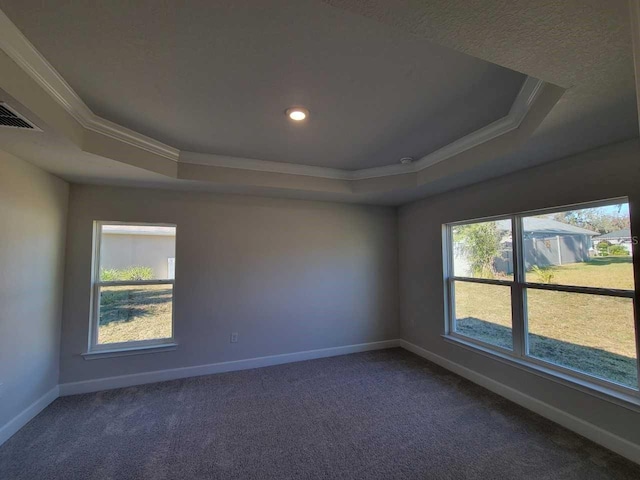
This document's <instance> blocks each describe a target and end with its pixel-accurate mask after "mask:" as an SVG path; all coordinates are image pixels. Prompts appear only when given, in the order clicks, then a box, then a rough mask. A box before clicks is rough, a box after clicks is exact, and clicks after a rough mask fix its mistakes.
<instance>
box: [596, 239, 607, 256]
mask: <svg viewBox="0 0 640 480" xmlns="http://www.w3.org/2000/svg"><path fill="white" fill-rule="evenodd" d="M610 246H611V243H610V242H607V241H606V240H602V241H600V242H598V244H597V245H596V248H597V249H598V253H599V254H600V256H602V257H605V256H607V255H609V247H610Z"/></svg>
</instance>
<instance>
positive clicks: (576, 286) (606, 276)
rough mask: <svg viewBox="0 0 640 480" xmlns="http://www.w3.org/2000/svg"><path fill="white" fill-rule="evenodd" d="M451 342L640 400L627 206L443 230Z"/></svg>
mask: <svg viewBox="0 0 640 480" xmlns="http://www.w3.org/2000/svg"><path fill="white" fill-rule="evenodd" d="M444 242H445V247H446V248H445V251H446V256H445V277H446V278H445V280H446V290H447V325H446V333H447V335H448V337H449V338H452V339H454V340H457V341H462V342H463V343H465V344H466V345H468V346H477V347H478V348H481V349H482V350H485V351H491V352H495V353H496V354H498V355H501V356H503V357H504V356H506V357H507V358H513V359H516V360H518V363H523V362H524V363H525V364H527V365H529V366H531V367H533V368H536V367H543V369H544V371H545V372H552V373H553V372H558V373H561V374H562V376H563V378H567V377H569V378H570V377H574V378H577V379H580V380H582V381H583V382H581V383H584V381H585V380H586V381H587V382H588V383H589V384H590V385H596V386H597V385H600V386H604V387H607V388H608V389H613V390H620V391H622V392H624V393H627V394H629V393H631V394H633V395H638V368H639V367H638V346H637V337H636V329H637V328H638V323H637V322H638V321H637V319H636V315H635V290H634V277H633V252H632V245H633V244H634V243H635V241H634V239H633V237H632V236H631V233H630V217H629V205H628V202H627V200H626V199H614V200H610V201H606V202H598V203H593V204H588V205H581V206H579V207H573V208H567V207H565V208H558V209H550V210H544V211H538V212H529V213H526V214H520V215H511V216H506V217H497V218H492V219H483V220H481V221H470V222H459V223H454V224H448V225H445V226H444Z"/></svg>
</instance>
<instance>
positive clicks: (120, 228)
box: [100, 225, 176, 279]
mask: <svg viewBox="0 0 640 480" xmlns="http://www.w3.org/2000/svg"><path fill="white" fill-rule="evenodd" d="M175 245H176V229H175V227H148V226H138V225H103V227H102V240H101V244H100V267H101V268H102V269H105V270H107V269H125V268H129V267H132V266H141V267H150V268H151V269H152V270H153V277H154V278H155V279H173V278H174V277H175Z"/></svg>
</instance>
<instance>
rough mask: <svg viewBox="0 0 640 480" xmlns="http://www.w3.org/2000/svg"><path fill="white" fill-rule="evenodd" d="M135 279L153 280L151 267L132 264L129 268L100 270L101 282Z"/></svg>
mask: <svg viewBox="0 0 640 480" xmlns="http://www.w3.org/2000/svg"><path fill="white" fill-rule="evenodd" d="M136 280H153V269H152V268H151V267H144V266H140V265H134V266H132V267H129V268H123V269H117V268H103V269H101V270H100V281H102V282H126V281H136Z"/></svg>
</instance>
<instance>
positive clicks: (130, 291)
mask: <svg viewBox="0 0 640 480" xmlns="http://www.w3.org/2000/svg"><path fill="white" fill-rule="evenodd" d="M94 246H95V253H94V261H93V271H94V274H93V302H92V303H93V308H92V319H91V329H90V331H91V333H90V345H89V350H90V351H100V350H114V349H119V348H127V349H128V348H135V347H147V346H153V345H161V344H167V343H172V341H173V288H174V284H175V279H174V278H175V251H176V227H175V225H164V224H162V225H160V224H128V223H127V224H125V223H115V222H96V224H95V237H94Z"/></svg>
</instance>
